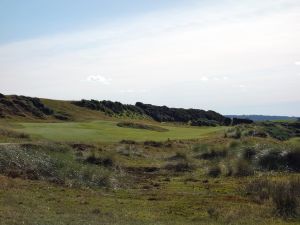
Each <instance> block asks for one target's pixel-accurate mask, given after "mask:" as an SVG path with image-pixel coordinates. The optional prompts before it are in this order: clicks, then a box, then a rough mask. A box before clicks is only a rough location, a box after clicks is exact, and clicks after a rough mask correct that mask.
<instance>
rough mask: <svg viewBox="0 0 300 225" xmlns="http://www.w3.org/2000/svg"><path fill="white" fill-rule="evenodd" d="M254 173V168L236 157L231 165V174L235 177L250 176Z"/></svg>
mask: <svg viewBox="0 0 300 225" xmlns="http://www.w3.org/2000/svg"><path fill="white" fill-rule="evenodd" d="M253 174H254V169H253V167H252V166H251V164H250V163H249V162H248V161H246V160H244V159H238V160H237V161H236V162H235V164H234V167H233V175H234V176H237V177H245V176H251V175H253Z"/></svg>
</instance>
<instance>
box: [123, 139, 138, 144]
mask: <svg viewBox="0 0 300 225" xmlns="http://www.w3.org/2000/svg"><path fill="white" fill-rule="evenodd" d="M120 144H128V145H134V144H136V141H133V140H121V141H120Z"/></svg>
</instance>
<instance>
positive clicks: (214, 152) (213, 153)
mask: <svg viewBox="0 0 300 225" xmlns="http://www.w3.org/2000/svg"><path fill="white" fill-rule="evenodd" d="M227 153H228V151H227V149H208V150H207V151H206V152H204V153H202V154H201V155H200V156H198V157H197V158H200V159H205V160H211V159H216V158H225V157H226V156H227Z"/></svg>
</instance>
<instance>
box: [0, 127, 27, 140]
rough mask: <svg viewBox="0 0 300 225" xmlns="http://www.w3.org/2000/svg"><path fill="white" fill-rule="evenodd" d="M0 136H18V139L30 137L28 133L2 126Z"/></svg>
mask: <svg viewBox="0 0 300 225" xmlns="http://www.w3.org/2000/svg"><path fill="white" fill-rule="evenodd" d="M0 136H5V137H9V138H20V139H28V138H30V136H29V134H25V133H22V132H17V131H14V130H9V129H3V128H0Z"/></svg>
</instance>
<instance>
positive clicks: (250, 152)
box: [242, 147, 256, 160]
mask: <svg viewBox="0 0 300 225" xmlns="http://www.w3.org/2000/svg"><path fill="white" fill-rule="evenodd" d="M255 155H256V150H255V148H253V147H246V148H244V149H243V153H242V157H243V159H245V160H252V159H253V158H254V156H255Z"/></svg>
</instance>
